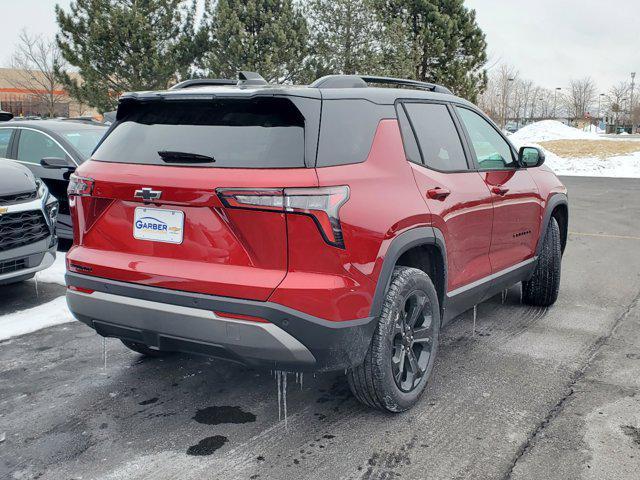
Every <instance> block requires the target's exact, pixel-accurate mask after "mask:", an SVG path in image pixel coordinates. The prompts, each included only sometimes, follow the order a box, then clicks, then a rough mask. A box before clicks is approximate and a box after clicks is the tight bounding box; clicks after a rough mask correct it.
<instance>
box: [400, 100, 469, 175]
mask: <svg viewBox="0 0 640 480" xmlns="http://www.w3.org/2000/svg"><path fill="white" fill-rule="evenodd" d="M405 108H406V109H407V114H408V115H409V119H410V120H411V124H412V125H413V129H414V131H415V134H416V137H417V138H418V144H419V145H420V151H421V152H422V161H423V162H424V164H425V166H427V167H429V168H432V169H434V170H440V171H445V172H447V171H460V170H466V169H467V168H468V166H467V159H466V157H465V155H464V150H463V148H462V143H461V141H460V136H459V135H458V131H457V130H456V126H455V124H454V123H453V119H452V118H451V114H450V113H449V109H448V108H447V106H446V105H442V104H438V103H406V104H405Z"/></svg>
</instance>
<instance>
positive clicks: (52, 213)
mask: <svg viewBox="0 0 640 480" xmlns="http://www.w3.org/2000/svg"><path fill="white" fill-rule="evenodd" d="M45 209H46V211H47V216H48V217H49V220H50V221H51V225H55V224H56V220H57V219H58V202H57V201H56V202H51V203H48V204H47V206H46V207H45Z"/></svg>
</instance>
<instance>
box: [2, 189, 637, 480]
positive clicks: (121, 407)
mask: <svg viewBox="0 0 640 480" xmlns="http://www.w3.org/2000/svg"><path fill="white" fill-rule="evenodd" d="M563 180H564V181H565V183H566V184H567V186H568V188H569V199H570V203H571V207H570V208H571V211H570V217H571V219H570V231H571V234H570V237H569V242H568V246H567V250H566V254H565V257H564V263H563V278H562V286H561V291H560V299H559V301H558V303H557V304H556V305H555V306H554V307H552V308H549V309H545V308H533V307H528V306H524V305H521V304H520V289H519V286H517V287H513V288H511V289H510V291H509V292H508V296H507V298H506V300H505V302H504V303H502V300H501V296H500V295H498V296H497V297H495V298H493V299H492V300H491V301H489V302H486V303H484V304H482V305H480V306H479V307H478V321H477V325H476V330H475V333H474V331H473V321H472V315H471V313H470V312H467V314H464V315H462V316H460V317H459V318H458V319H456V320H455V321H454V322H453V323H452V324H451V325H450V326H449V327H448V328H447V329H446V330H445V332H444V338H443V344H442V347H441V350H440V356H439V359H438V362H437V364H436V368H435V372H434V377H433V380H432V382H431V384H430V386H429V387H428V389H427V392H426V394H425V396H424V397H423V399H422V401H421V403H420V404H419V405H418V406H417V407H416V408H415V409H413V410H412V411H410V412H408V413H405V414H402V415H396V416H391V415H386V414H382V413H378V412H375V411H370V410H367V409H366V408H364V407H362V406H361V405H360V404H358V403H357V402H356V401H355V400H354V399H353V398H352V397H351V395H350V393H349V390H348V386H347V384H346V381H345V380H344V379H343V377H342V376H340V375H335V374H332V375H321V376H316V377H315V378H314V377H313V376H312V375H305V376H304V378H303V382H302V386H301V385H300V384H298V383H296V382H295V381H294V380H295V377H294V375H289V377H288V379H289V385H288V394H287V403H288V420H287V424H286V425H285V422H284V421H282V420H280V421H279V420H278V403H277V391H276V382H275V379H274V377H273V375H272V374H271V373H270V372H268V371H267V372H260V371H253V370H249V369H246V368H243V367H240V366H236V365H233V364H228V363H223V362H222V361H217V360H213V359H205V358H195V357H186V356H176V357H172V358H169V359H164V360H147V359H141V357H140V356H139V355H137V354H134V353H132V352H130V351H129V350H127V349H126V348H125V347H123V346H121V345H120V344H119V342H117V341H115V340H107V342H106V345H107V361H106V368H105V365H104V362H103V355H102V339H101V338H100V337H98V336H96V335H95V333H94V332H93V331H92V330H90V329H89V328H88V327H86V326H84V325H82V324H79V323H71V324H66V325H61V326H57V327H52V328H49V329H45V330H41V331H39V332H36V333H33V334H30V335H25V336H22V337H18V338H15V339H13V340H8V341H5V342H2V343H0V434H1V433H2V432H6V439H5V440H4V442H2V443H0V478H5V477H6V478H15V479H26V478H41V479H72V478H75V479H79V478H82V479H94V478H95V479H98V478H99V479H103V478H105V479H132V478H135V479H143V478H144V479H154V480H159V479H172V478H185V479H203V478H215V479H236V478H238V479H258V478H259V479H261V480H262V479H281V478H291V479H334V478H336V479H337V478H345V479H360V478H361V479H391V478H408V479H423V478H424V479H427V478H428V479H448V478H451V479H462V478H476V479H509V478H512V479H532V478H535V479H539V478H544V479H566V478H571V479H574V478H585V479H586V478H593V479H604V478H616V479H624V478H629V479H631V478H633V479H637V478H638V471H639V469H640V395H638V392H639V389H640V305H639V301H640V300H639V299H640V255H639V254H638V251H639V250H640V180H625V179H596V178H577V177H571V178H567V177H565V178H563ZM63 293H64V288H63V287H62V286H58V285H53V284H48V285H46V286H41V287H40V291H39V297H38V298H37V299H35V296H34V293H33V287H32V286H29V285H26V286H19V287H11V288H9V289H7V291H4V292H2V293H0V295H2V297H0V315H2V314H5V313H8V312H11V311H14V310H18V309H22V308H24V306H25V304H28V303H29V302H38V303H42V302H44V301H46V300H51V299H53V298H55V297H56V296H58V295H62V294H63ZM27 299H31V300H27Z"/></svg>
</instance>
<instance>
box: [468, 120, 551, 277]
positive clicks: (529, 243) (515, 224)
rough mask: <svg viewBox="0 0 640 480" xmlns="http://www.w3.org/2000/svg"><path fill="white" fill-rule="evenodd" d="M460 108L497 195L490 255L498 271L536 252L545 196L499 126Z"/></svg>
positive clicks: (488, 182)
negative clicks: (542, 197) (521, 163)
mask: <svg viewBox="0 0 640 480" xmlns="http://www.w3.org/2000/svg"><path fill="white" fill-rule="evenodd" d="M456 111H457V112H458V115H459V117H460V119H461V121H462V124H463V125H464V127H465V129H466V133H467V135H468V138H469V143H471V146H472V150H473V152H474V155H475V161H476V166H477V168H478V171H479V173H480V175H481V176H482V179H483V181H484V182H485V183H486V185H487V187H488V189H489V191H490V192H491V197H492V199H493V206H494V210H493V233H492V237H491V248H490V251H489V258H490V260H491V267H492V271H493V273H498V272H500V271H503V270H505V269H507V268H509V267H512V266H514V265H517V264H519V263H522V262H524V261H526V260H528V259H530V258H531V257H533V256H534V254H535V248H536V243H537V239H538V236H539V235H540V221H541V215H542V199H541V198H540V195H539V193H538V188H537V186H536V184H535V182H534V181H533V178H532V177H531V174H530V173H529V172H528V171H527V170H526V169H524V168H519V166H518V165H517V162H516V158H515V152H514V151H513V149H512V148H511V145H510V144H509V143H508V142H507V141H506V140H505V139H504V138H503V137H502V135H501V134H500V133H499V132H498V131H497V130H496V128H494V126H493V125H492V124H491V123H489V122H488V121H487V120H486V119H484V118H483V117H482V116H481V115H479V114H478V113H476V112H474V111H472V110H470V109H468V108H463V107H456Z"/></svg>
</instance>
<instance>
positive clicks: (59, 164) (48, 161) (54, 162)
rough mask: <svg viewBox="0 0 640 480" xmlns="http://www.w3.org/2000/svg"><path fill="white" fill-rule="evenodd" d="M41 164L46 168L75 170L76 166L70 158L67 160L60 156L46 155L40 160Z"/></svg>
mask: <svg viewBox="0 0 640 480" xmlns="http://www.w3.org/2000/svg"><path fill="white" fill-rule="evenodd" d="M40 165H42V166H43V167H44V168H52V169H55V168H58V169H62V168H64V169H67V170H75V169H76V166H75V165H73V164H72V163H71V162H70V161H69V160H67V159H66V158H60V157H44V158H43V159H42V160H40Z"/></svg>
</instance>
